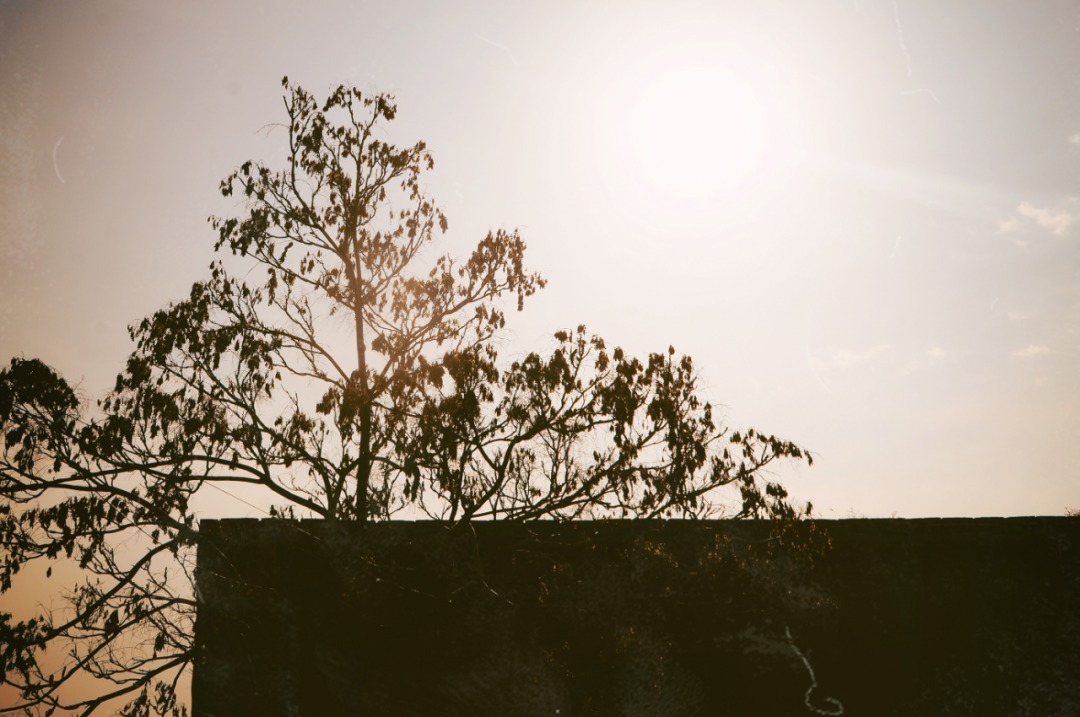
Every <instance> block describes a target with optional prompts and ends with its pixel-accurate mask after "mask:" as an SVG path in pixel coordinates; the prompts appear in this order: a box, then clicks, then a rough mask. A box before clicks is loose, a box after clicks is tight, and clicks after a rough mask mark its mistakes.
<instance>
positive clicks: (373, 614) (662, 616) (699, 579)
mask: <svg viewBox="0 0 1080 717" xmlns="http://www.w3.org/2000/svg"><path fill="white" fill-rule="evenodd" d="M202 531H203V535H204V542H203V543H202V544H201V545H200V550H199V569H198V574H197V580H198V587H199V596H200V600H201V606H200V609H199V615H198V622H197V628H196V641H197V644H198V646H199V650H200V652H199V655H198V659H197V662H196V671H195V682H194V708H195V709H194V711H195V714H196V715H203V716H207V717H208V716H210V715H214V716H216V717H223V716H224V715H251V714H259V715H338V714H340V715H345V714H348V715H353V714H357V715H447V716H450V715H493V716H494V715H499V716H503V715H534V714H535V715H555V714H559V715H657V716H662V715H779V716H783V715H808V714H839V713H840V712H841V710H843V713H844V714H849V715H856V714H858V715H875V716H876V715H882V716H887V715H1038V716H1039V717H1046V716H1049V715H1076V714H1080V614H1078V609H1080V519H1070V518H1016V519H976V520H964V519H957V520H909V521H905V520H850V521H818V522H817V523H815V524H813V525H810V524H803V525H801V526H798V528H797V529H796V530H795V531H794V532H792V531H787V532H783V531H780V529H779V527H778V526H776V525H772V524H768V523H745V522H743V523H730V522H684V521H655V522H629V521H627V522H623V521H611V522H597V523H588V522H582V523H573V524H561V525H557V524H552V523H534V524H529V525H511V524H492V523H486V524H477V525H475V526H472V527H469V526H465V527H462V528H458V529H456V530H453V531H451V530H449V529H448V528H447V527H446V526H443V525H439V524H434V523H385V524H376V525H369V526H358V525H348V524H329V523H324V522H319V521H299V522H296V521H256V520H234V521H220V522H209V521H207V522H204V523H203V525H202Z"/></svg>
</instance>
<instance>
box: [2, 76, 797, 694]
mask: <svg viewBox="0 0 1080 717" xmlns="http://www.w3.org/2000/svg"><path fill="white" fill-rule="evenodd" d="M283 84H284V87H285V90H286V94H285V109H286V112H287V115H288V121H287V123H286V124H285V125H284V127H285V131H286V132H287V141H288V149H287V154H286V161H285V163H284V165H283V167H282V168H280V169H274V168H271V167H270V166H267V165H264V164H260V163H256V162H245V163H244V164H243V165H241V166H240V168H239V169H238V170H236V171H235V172H234V173H233V174H231V175H230V176H229V177H227V178H226V179H225V180H224V181H223V182H222V183H221V193H222V194H223V195H224V196H226V197H229V196H233V195H234V194H236V195H238V196H239V197H241V198H242V202H243V209H242V211H240V212H239V216H235V217H230V218H217V217H212V218H211V223H212V225H213V227H214V229H215V230H216V232H217V242H216V244H215V248H216V249H217V250H221V251H224V250H228V252H231V254H232V255H233V256H227V255H226V256H224V257H223V258H222V259H219V260H217V261H215V262H214V263H213V264H211V267H210V275H209V278H208V279H207V280H205V281H201V282H198V283H196V284H194V286H193V287H192V289H191V293H190V295H189V296H188V297H187V298H186V299H185V300H183V301H180V302H177V303H175V304H172V305H170V306H169V307H168V308H165V309H163V310H161V311H158V312H157V313H155V314H154V315H153V316H150V317H149V318H146V319H144V320H143V321H141V322H138V323H136V324H133V325H132V326H131V328H130V335H131V338H132V340H133V341H134V344H135V349H134V351H133V353H132V354H131V356H130V358H129V359H128V361H127V366H126V367H125V369H124V370H123V372H122V373H121V374H120V375H119V376H118V377H117V379H116V385H115V387H114V389H113V390H112V391H111V392H109V393H108V395H106V396H105V397H104V398H103V399H102V400H101V401H99V402H98V404H97V409H96V410H89V411H88V410H87V409H86V407H85V406H84V405H83V401H81V400H80V398H79V397H78V395H77V394H76V392H75V391H74V390H73V389H72V388H71V386H70V385H69V384H68V383H66V382H65V381H64V379H62V378H61V377H59V376H58V375H57V374H56V373H55V372H54V371H53V370H51V369H50V368H49V367H47V366H46V365H44V364H43V363H42V362H40V361H38V360H35V359H22V358H15V359H12V361H11V363H10V366H9V367H8V368H6V369H5V370H4V371H3V372H2V373H0V429H2V430H0V442H2V443H0V495H2V498H3V500H2V503H0V537H2V539H3V544H4V546H5V550H4V556H3V558H2V566H0V583H2V584H0V587H2V589H3V590H4V591H7V590H8V589H10V588H11V587H12V582H13V579H14V578H15V577H16V574H17V573H19V572H20V571H21V570H23V569H24V568H26V567H27V566H30V565H31V564H34V563H38V562H43V563H45V564H47V565H49V566H50V572H51V568H52V561H59V562H60V564H61V565H63V566H64V572H65V574H67V575H71V574H73V573H72V570H71V568H72V567H74V568H75V572H74V574H77V575H83V577H80V578H79V579H78V584H77V586H76V587H75V588H74V589H73V591H72V592H70V593H69V594H68V596H67V597H68V601H67V608H66V609H64V610H62V611H60V612H57V613H51V614H50V613H46V614H42V615H39V616H37V617H34V618H32V619H28V620H24V621H17V620H16V619H15V618H14V617H13V616H12V615H9V614H0V644H2V648H0V650H2V651H0V664H2V667H3V674H4V683H5V684H6V685H7V686H8V689H9V690H10V689H12V687H14V688H16V689H17V690H18V691H19V692H20V693H21V700H20V702H19V704H18V705H13V706H11V707H8V708H0V713H2V712H12V711H19V710H22V709H23V708H24V707H27V708H34V707H35V706H36V707H37V708H39V709H40V710H41V711H43V712H45V713H47V714H48V713H51V712H52V711H53V709H54V708H58V709H78V710H81V711H83V712H84V713H91V712H93V711H94V710H95V709H97V708H98V707H99V706H101V705H102V704H105V703H107V702H108V701H109V700H112V699H114V698H117V697H126V698H128V700H130V702H129V704H128V705H127V707H126V708H125V709H124V711H123V714H126V715H149V714H151V713H161V714H165V713H181V712H183V708H182V707H179V706H177V704H176V684H177V682H176V681H177V679H178V678H179V676H180V674H181V673H182V671H183V670H184V668H185V667H186V666H187V665H188V664H189V662H190V658H191V636H192V621H193V615H194V610H195V607H196V600H195V598H194V597H193V592H192V587H191V581H190V569H191V562H192V555H193V546H194V545H195V544H196V543H197V541H198V537H199V530H198V520H199V508H198V503H197V501H195V498H196V496H197V495H200V494H203V493H207V492H209V493H210V495H211V496H213V489H221V490H226V489H228V490H234V489H236V488H237V487H238V486H244V487H246V488H247V489H248V490H247V491H245V493H244V495H245V496H247V497H248V498H247V499H250V500H262V501H263V503H262V505H265V506H269V507H270V508H269V510H270V512H271V513H272V514H273V515H277V516H316V517H322V518H326V519H329V520H357V521H366V520H373V519H386V518H389V517H390V516H392V515H394V514H395V513H397V512H398V511H400V510H402V509H403V508H406V507H412V508H413V509H414V510H415V511H422V512H423V513H424V514H427V515H428V516H431V517H433V518H439V519H444V520H448V521H453V522H461V521H469V520H473V519H478V518H489V519H508V520H534V519H540V518H549V519H557V520H565V519H573V518H585V517H589V518H598V517H605V516H631V517H652V516H699V515H711V514H716V512H717V511H720V510H725V509H726V510H727V512H726V515H728V516H739V517H748V516H773V517H777V516H784V517H790V516H793V515H794V514H795V511H794V510H793V509H792V508H791V506H790V505H789V504H788V502H787V500H786V493H785V492H784V490H783V488H782V487H780V486H779V485H778V484H776V483H774V482H770V481H769V480H767V479H766V478H765V477H764V476H763V473H762V470H761V469H762V468H763V467H764V466H766V465H767V464H769V463H770V462H772V461H774V460H776V459H778V458H782V457H794V458H801V457H805V458H807V459H809V456H808V455H807V454H806V453H805V452H804V451H802V450H801V449H800V448H799V447H797V446H796V445H794V444H792V443H789V442H786V441H782V440H779V439H777V438H775V437H773V436H768V435H764V434H761V433H757V432H755V431H753V430H749V431H746V432H745V433H735V432H728V431H727V430H726V429H724V428H722V427H720V426H718V425H717V423H716V421H715V419H714V417H713V412H712V409H711V407H710V406H709V405H708V404H707V403H704V402H703V401H702V399H701V398H699V396H698V394H697V381H696V376H695V372H694V368H693V364H692V363H691V360H690V359H689V358H688V357H685V356H679V355H677V354H676V353H675V351H674V349H669V350H668V351H667V352H664V353H655V354H652V355H650V356H648V357H647V358H645V359H644V360H639V359H636V358H633V357H630V356H628V355H626V354H625V353H624V352H623V351H622V350H621V349H619V348H613V349H609V348H608V347H607V345H606V344H605V343H604V341H603V340H601V339H600V338H599V337H596V336H592V335H589V334H588V333H586V331H585V329H584V327H578V328H577V329H576V330H573V331H563V332H559V333H557V334H555V344H554V348H553V349H552V350H551V351H550V352H549V353H548V354H547V355H540V354H538V353H532V354H529V355H528V356H526V357H524V358H522V359H520V360H517V361H513V362H511V363H509V365H502V364H500V363H499V362H498V360H497V358H498V357H497V355H496V349H495V344H494V343H493V342H492V341H491V339H492V337H493V336H495V334H496V333H497V332H498V331H499V330H500V329H502V328H503V325H504V322H505V319H504V314H503V309H502V308H500V307H502V306H503V304H504V303H505V300H506V299H507V298H511V299H512V300H513V302H515V303H516V307H517V308H518V309H519V310H520V309H521V307H522V304H523V302H524V301H525V299H526V298H528V297H529V296H531V295H532V294H533V293H534V292H535V291H537V290H538V289H540V288H541V287H543V285H544V280H543V279H542V278H541V277H540V276H539V275H537V274H535V273H532V272H530V271H528V270H527V269H526V268H525V265H524V252H525V243H524V242H523V241H522V239H521V237H520V236H519V235H518V233H517V232H508V231H502V230H500V231H495V232H492V233H489V234H488V235H487V236H486V237H484V238H483V239H482V240H481V241H480V242H479V244H478V245H477V246H476V248H475V250H474V251H473V252H472V254H471V255H470V256H469V257H468V258H467V259H465V260H463V261H456V260H454V259H452V258H450V257H448V256H442V257H438V258H434V259H432V258H429V257H427V256H426V255H422V251H423V250H424V249H425V247H428V246H429V245H430V244H431V243H432V241H433V240H434V239H435V238H436V237H437V236H439V235H440V234H442V233H444V232H445V231H446V229H447V220H446V217H445V216H444V215H443V213H442V211H441V210H440V209H439V208H438V207H437V206H436V205H435V204H434V203H433V202H432V200H431V199H430V198H429V197H428V196H426V195H425V193H424V191H423V189H422V186H421V178H422V176H423V173H424V172H425V171H426V170H429V169H431V168H432V166H433V163H432V159H431V156H430V154H429V153H428V150H427V149H426V147H425V146H424V144H423V143H418V144H415V145H413V146H410V147H404V148H402V147H397V146H394V145H393V144H390V143H388V142H386V141H384V140H383V139H381V137H382V136H383V134H382V132H380V131H377V128H378V127H379V126H380V124H381V123H384V122H388V121H390V120H392V119H393V118H394V115H395V113H396V107H395V105H394V102H393V99H392V98H391V97H389V96H387V95H370V96H369V95H362V94H361V93H360V92H359V91H358V90H356V89H354V88H351V87H344V86H342V87H338V88H337V89H336V90H334V91H333V92H332V93H331V94H330V96H329V97H328V98H327V99H326V101H325V102H324V103H322V104H321V105H320V104H319V103H317V102H316V100H315V98H314V97H313V96H312V95H311V94H309V93H308V92H306V91H305V90H303V89H302V88H300V87H297V86H295V85H292V84H290V83H289V82H288V80H287V79H286V80H285V81H283ZM208 488H209V489H211V490H210V491H208V490H207V489H208ZM725 488H726V489H729V490H734V491H735V496H737V499H736V500H735V501H734V504H733V505H732V507H729V508H726V506H728V505H729V503H728V502H725V499H724V497H723V496H724V495H725V493H724V490H723V489H725ZM256 491H261V492H262V496H261V497H257V496H258V493H257V492H256ZM203 504H204V505H205V502H204V503H203ZM54 645H56V646H57V647H56V648H54V649H52V650H50V651H49V652H48V655H46V654H45V653H46V648H51V647H52V646H54ZM61 646H62V647H61ZM61 649H63V650H66V651H67V654H66V656H61V655H59V654H58V651H59V650H61ZM87 675H88V676H90V677H89V678H87V677H86V676H87ZM77 680H80V681H82V682H81V684H80V689H85V688H86V684H87V682H86V680H89V681H90V683H92V684H91V688H92V693H93V694H94V696H93V697H89V698H76V697H72V696H70V695H72V694H74V693H73V692H71V690H70V687H71V683H73V682H75V681H77Z"/></svg>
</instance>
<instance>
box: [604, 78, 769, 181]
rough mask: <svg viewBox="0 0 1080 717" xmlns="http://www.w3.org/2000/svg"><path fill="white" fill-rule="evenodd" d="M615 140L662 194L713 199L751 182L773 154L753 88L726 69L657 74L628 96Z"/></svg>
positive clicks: (634, 167) (637, 170)
mask: <svg viewBox="0 0 1080 717" xmlns="http://www.w3.org/2000/svg"><path fill="white" fill-rule="evenodd" d="M622 103H624V104H625V106H626V119H625V122H624V124H623V126H622V127H621V132H619V133H617V134H619V135H621V137H619V139H618V141H619V142H621V143H622V144H623V145H624V148H625V152H626V156H627V159H628V160H629V162H628V164H630V165H631V166H630V167H628V169H630V170H632V172H633V173H634V174H635V175H637V176H638V177H640V178H644V179H645V181H646V182H647V183H648V184H650V185H653V186H654V188H655V189H656V190H657V191H659V192H662V193H665V194H670V195H673V196H675V197H685V198H697V197H708V196H711V195H713V194H716V193H717V192H720V191H726V190H730V189H732V188H734V187H736V186H738V185H739V184H741V183H743V182H746V181H752V179H753V176H754V175H755V174H756V173H758V172H760V171H762V170H763V169H764V166H763V165H764V163H765V162H766V161H767V160H768V156H767V155H768V152H769V150H770V148H771V147H770V139H771V138H770V136H769V134H770V128H769V126H768V116H767V112H766V110H765V107H764V105H763V103H762V100H761V98H760V97H759V96H758V94H757V92H756V91H755V89H754V87H753V86H752V85H751V84H750V83H749V82H748V81H747V80H746V79H745V78H743V77H740V76H739V75H738V74H736V73H734V72H731V71H730V70H728V69H727V68H725V67H722V66H704V65H698V66H688V67H679V68H671V69H667V70H664V71H661V72H658V73H657V74H656V76H655V77H653V78H651V79H649V80H646V81H645V82H644V83H643V84H642V86H641V88H640V90H639V94H637V96H634V97H627V98H623V101H622Z"/></svg>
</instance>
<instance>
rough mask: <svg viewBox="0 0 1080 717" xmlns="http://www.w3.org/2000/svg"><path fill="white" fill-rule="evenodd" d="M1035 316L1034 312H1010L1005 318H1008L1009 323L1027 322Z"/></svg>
mask: <svg viewBox="0 0 1080 717" xmlns="http://www.w3.org/2000/svg"><path fill="white" fill-rule="evenodd" d="M1035 315H1036V312H1034V311H1010V312H1009V313H1007V314H1005V316H1007V317H1008V319H1009V321H1027V320H1028V319H1030V318H1032V317H1034V316H1035Z"/></svg>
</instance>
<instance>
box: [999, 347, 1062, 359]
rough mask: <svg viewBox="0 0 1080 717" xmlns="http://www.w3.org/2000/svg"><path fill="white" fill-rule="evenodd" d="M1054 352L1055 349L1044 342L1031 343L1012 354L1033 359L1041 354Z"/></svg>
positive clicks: (1045, 354)
mask: <svg viewBox="0 0 1080 717" xmlns="http://www.w3.org/2000/svg"><path fill="white" fill-rule="evenodd" d="M1052 353H1053V351H1051V350H1050V347H1049V346H1044V345H1043V344H1029V345H1028V346H1026V347H1024V348H1022V349H1018V350H1016V351H1013V352H1012V354H1010V355H1011V356H1014V357H1016V358H1022V359H1031V358H1038V357H1039V356H1047V355H1049V354H1052Z"/></svg>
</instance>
